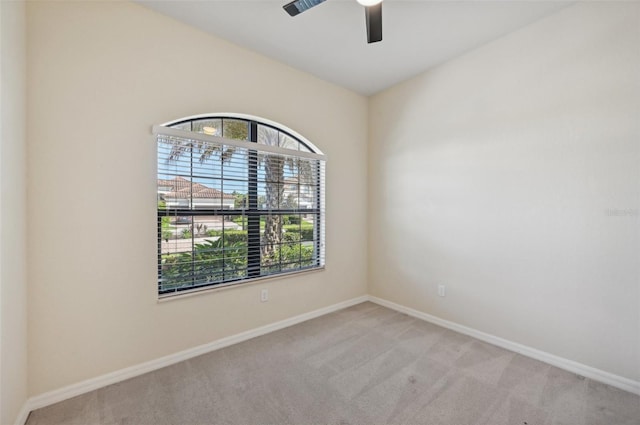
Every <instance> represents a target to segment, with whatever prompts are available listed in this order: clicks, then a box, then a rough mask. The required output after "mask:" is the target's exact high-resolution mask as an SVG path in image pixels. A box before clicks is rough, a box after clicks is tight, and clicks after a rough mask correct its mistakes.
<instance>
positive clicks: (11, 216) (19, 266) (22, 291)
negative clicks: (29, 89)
mask: <svg viewBox="0 0 640 425" xmlns="http://www.w3.org/2000/svg"><path fill="white" fill-rule="evenodd" d="M25 24H26V20H25V3H24V2H22V1H19V2H5V1H0V99H1V100H0V423H1V424H12V423H14V421H15V419H16V417H17V415H18V412H19V411H20V409H21V407H22V405H23V403H24V402H25V401H26V398H27V276H26V236H27V235H26V233H27V227H26V226H27V224H26V205H27V200H26V199H27V198H26V192H27V191H26V187H27V184H26V177H27V174H26V157H25V154H26V134H25V133H26V110H25V70H26V53H25V43H26V38H25V36H26V27H25Z"/></svg>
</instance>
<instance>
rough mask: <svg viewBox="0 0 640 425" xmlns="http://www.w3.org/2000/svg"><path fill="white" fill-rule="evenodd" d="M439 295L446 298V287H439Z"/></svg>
mask: <svg viewBox="0 0 640 425" xmlns="http://www.w3.org/2000/svg"><path fill="white" fill-rule="evenodd" d="M438 295H440V296H441V297H444V296H445V295H446V292H445V287H444V285H438Z"/></svg>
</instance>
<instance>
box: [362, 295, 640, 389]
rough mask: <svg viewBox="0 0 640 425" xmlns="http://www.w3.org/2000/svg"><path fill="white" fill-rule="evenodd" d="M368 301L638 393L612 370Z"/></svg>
mask: <svg viewBox="0 0 640 425" xmlns="http://www.w3.org/2000/svg"><path fill="white" fill-rule="evenodd" d="M368 299H369V301H371V302H373V303H376V304H379V305H381V306H383V307H387V308H390V309H392V310H396V311H399V312H401V313H405V314H408V315H409V316H412V317H416V318H418V319H422V320H425V321H427V322H431V323H433V324H436V325H439V326H442V327H443V328H447V329H451V330H452V331H456V332H459V333H461V334H465V335H468V336H471V337H473V338H476V339H479V340H481V341H485V342H488V343H490V344H493V345H497V346H498V347H502V348H505V349H507V350H510V351H515V352H516V353H519V354H522V355H523V356H527V357H531V358H533V359H536V360H540V361H541V362H544V363H548V364H550V365H553V366H556V367H559V368H560V369H564V370H567V371H569V372H573V373H576V374H578V375H580V376H584V377H586V378H589V379H593V380H594V381H599V382H602V383H604V384H607V385H610V386H612V387H616V388H620V389H621V390H625V391H629V392H631V393H634V394H638V395H640V382H639V381H634V380H632V379H629V378H625V377H623V376H619V375H614V374H613V373H609V372H605V371H604V370H600V369H596V368H594V367H591V366H587V365H584V364H582V363H578V362H575V361H573V360H569V359H565V358H563V357H558V356H556V355H553V354H550V353H547V352H544V351H540V350H536V349H535V348H531V347H527V346H526V345H522V344H518V343H517V342H513V341H509V340H506V339H503V338H500V337H497V336H494V335H490V334H488V333H484V332H481V331H478V330H476V329H473V328H469V327H467V326H463V325H459V324H457V323H454V322H450V321H448V320H444V319H440V318H439V317H436V316H432V315H430V314H427V313H423V312H421V311H418V310H414V309H412V308H409V307H405V306H403V305H400V304H396V303H394V302H391V301H387V300H384V299H382V298H378V297H374V296H371V295H370V296H369V297H368Z"/></svg>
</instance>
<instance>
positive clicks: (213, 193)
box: [158, 177, 234, 199]
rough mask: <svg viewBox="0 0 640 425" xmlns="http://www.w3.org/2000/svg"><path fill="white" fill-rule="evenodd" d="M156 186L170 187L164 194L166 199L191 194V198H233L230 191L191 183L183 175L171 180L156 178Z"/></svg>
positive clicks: (186, 197)
mask: <svg viewBox="0 0 640 425" xmlns="http://www.w3.org/2000/svg"><path fill="white" fill-rule="evenodd" d="M158 186H159V187H160V186H166V187H170V188H171V191H170V192H168V193H166V194H165V195H164V197H165V198H166V199H189V198H191V197H192V196H193V198H224V199H234V196H233V195H231V194H230V193H222V192H221V191H219V190H218V189H213V188H211V187H208V186H205V185H203V184H200V183H196V182H193V183H192V182H191V181H190V180H187V179H185V178H184V177H176V178H173V179H171V180H164V179H158ZM192 192H193V195H192Z"/></svg>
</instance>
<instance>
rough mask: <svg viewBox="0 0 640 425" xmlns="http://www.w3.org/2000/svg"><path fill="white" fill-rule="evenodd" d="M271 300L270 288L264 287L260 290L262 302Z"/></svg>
mask: <svg viewBox="0 0 640 425" xmlns="http://www.w3.org/2000/svg"><path fill="white" fill-rule="evenodd" d="M267 301H269V290H268V289H263V290H261V291H260V302H263V303H265V302H267Z"/></svg>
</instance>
